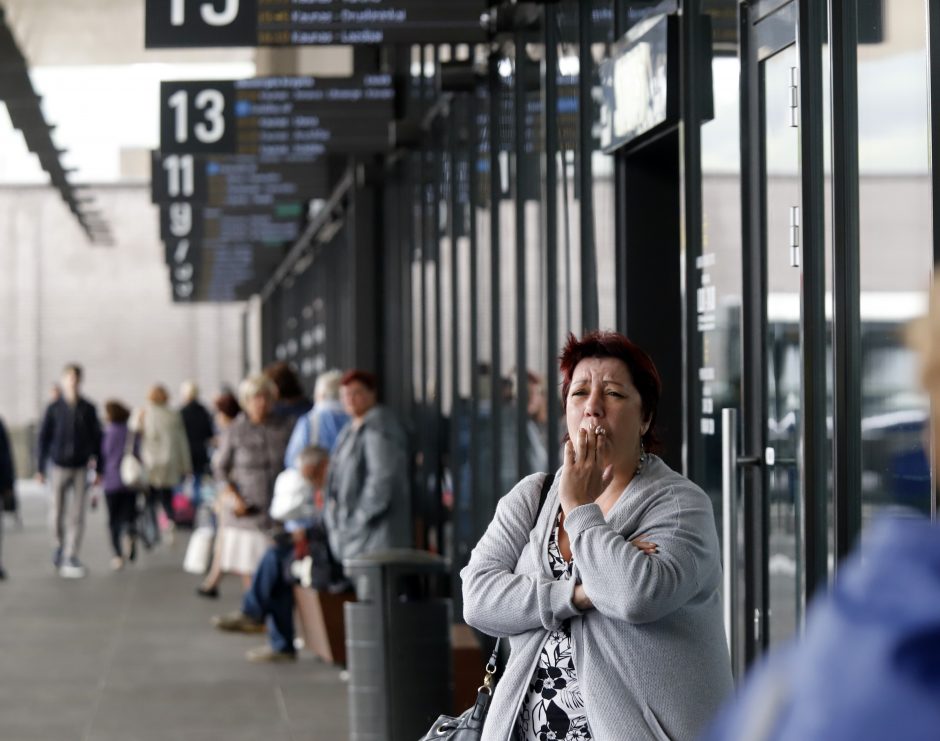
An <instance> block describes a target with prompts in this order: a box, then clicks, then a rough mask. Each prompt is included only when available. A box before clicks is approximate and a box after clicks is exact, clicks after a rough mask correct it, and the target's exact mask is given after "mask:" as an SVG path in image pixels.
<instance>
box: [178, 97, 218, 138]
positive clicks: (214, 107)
mask: <svg viewBox="0 0 940 741" xmlns="http://www.w3.org/2000/svg"><path fill="white" fill-rule="evenodd" d="M188 100H189V96H188V95H187V94H186V91H185V90H177V91H176V92H175V93H173V95H171V96H170V97H169V99H168V101H167V102H168V103H169V104H170V107H171V108H173V109H174V110H175V111H176V127H175V137H176V141H177V143H178V144H183V143H185V142H186V141H188V140H189V115H188V114H189V111H188V110H187V101H188ZM194 103H195V106H196V108H197V109H199V110H201V111H202V112H203V115H204V116H205V117H206V122H208V123H206V122H203V121H200V122H199V123H197V124H196V125H195V126H194V127H193V133H195V134H196V139H197V140H199V141H201V142H202V143H204V144H212V143H213V142H217V141H219V139H221V138H222V136H223V135H224V134H225V118H224V116H223V115H222V114H223V113H224V112H225V96H224V95H222V93H221V92H220V91H218V90H200V91H199V92H198V93H197V94H196V98H195V101H194Z"/></svg>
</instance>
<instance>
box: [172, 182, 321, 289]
mask: <svg viewBox="0 0 940 741" xmlns="http://www.w3.org/2000/svg"><path fill="white" fill-rule="evenodd" d="M303 216H304V206H303V204H302V203H290V202H282V203H277V204H275V205H273V206H272V207H270V208H267V209H259V208H224V209H223V208H218V207H209V206H204V205H200V204H195V203H190V202H186V201H174V202H170V203H165V204H161V206H160V237H161V239H162V240H163V242H164V245H165V249H166V262H167V265H168V266H169V269H170V281H171V284H172V287H173V297H174V300H176V301H196V300H205V301H235V300H242V299H245V298H247V297H248V296H250V295H251V293H253V292H255V291H257V290H258V288H259V287H260V282H261V281H263V280H264V278H265V276H267V275H269V274H270V273H271V271H273V270H274V268H276V267H277V265H278V264H279V262H280V260H281V259H282V258H283V256H284V253H285V251H286V249H287V245H288V244H289V243H290V242H293V241H294V240H296V239H297V238H298V237H299V235H300V229H301V225H302V222H303ZM246 255H249V256H250V259H248V258H246ZM252 270H254V271H255V272H251V271H252ZM210 286H211V287H213V288H212V290H211V291H210V290H209V287H210Z"/></svg>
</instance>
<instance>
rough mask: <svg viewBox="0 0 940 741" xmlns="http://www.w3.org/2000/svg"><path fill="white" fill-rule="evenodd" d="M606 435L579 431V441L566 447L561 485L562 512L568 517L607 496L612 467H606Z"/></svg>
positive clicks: (559, 487)
mask: <svg viewBox="0 0 940 741" xmlns="http://www.w3.org/2000/svg"><path fill="white" fill-rule="evenodd" d="M609 444H610V443H609V441H608V440H607V437H606V435H604V434H603V432H602V433H601V434H599V435H598V434H596V433H595V431H594V429H591V430H586V429H584V428H583V427H581V428H580V429H579V430H578V435H577V438H576V440H574V441H572V440H570V439H569V440H568V442H567V443H565V461H564V465H563V466H562V469H561V479H560V480H559V482H558V496H559V498H560V499H561V508H562V510H563V511H564V513H565V515H567V514H568V513H569V512H570V511H571V510H573V509H574V508H575V507H580V506H581V505H583V504H593V503H594V502H595V501H596V500H597V498H598V497H599V496H600V495H601V494H603V493H604V489H606V488H607V485H608V484H609V483H610V481H611V478H612V477H613V467H612V466H607V467H606V468H605V467H604V447H605V446H606V445H609Z"/></svg>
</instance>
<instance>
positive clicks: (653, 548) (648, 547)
mask: <svg viewBox="0 0 940 741" xmlns="http://www.w3.org/2000/svg"><path fill="white" fill-rule="evenodd" d="M648 537H649V536H648V535H641V536H640V537H639V538H634V539H633V540H631V541H630V545H632V546H634V547H635V548H637V549H638V550H641V551H643V553H645V554H646V555H647V556H652V555H653V554H654V553H658V552H659V546H658V545H656V544H655V543H651V542H650V541H648V540H646V538H648Z"/></svg>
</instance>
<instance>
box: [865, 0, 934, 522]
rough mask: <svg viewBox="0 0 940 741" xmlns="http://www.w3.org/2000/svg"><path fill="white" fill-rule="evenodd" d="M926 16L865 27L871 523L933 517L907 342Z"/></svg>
mask: <svg viewBox="0 0 940 741" xmlns="http://www.w3.org/2000/svg"><path fill="white" fill-rule="evenodd" d="M926 12H927V9H926V2H925V0H911V2H907V3H897V2H889V3H885V4H884V13H885V18H884V23H881V22H880V20H879V19H878V18H877V17H874V16H871V15H870V14H866V13H862V14H860V18H859V38H860V40H861V42H862V43H860V45H859V47H858V114H859V118H858V120H859V172H860V177H859V197H860V204H859V206H860V208H859V216H860V224H859V226H860V259H861V276H860V277H861V288H862V295H861V321H862V367H861V373H862V461H863V470H862V497H863V502H862V516H863V524H866V523H867V522H868V521H869V520H870V519H871V517H872V516H873V515H874V514H875V513H876V512H877V511H878V510H880V509H883V508H885V507H888V506H891V505H902V506H905V507H912V508H914V509H917V510H920V511H921V512H924V513H926V512H929V509H930V469H929V464H928V461H927V456H926V455H925V452H924V450H925V447H924V440H925V436H926V435H927V426H926V421H927V413H928V401H927V399H926V397H925V396H924V395H923V394H922V393H921V392H920V390H919V387H918V383H917V379H916V375H915V361H914V357H913V355H912V353H911V351H910V350H908V349H907V348H906V347H905V345H904V339H903V336H902V331H903V327H904V324H905V323H906V322H907V321H909V320H910V319H912V318H914V317H915V316H918V315H919V314H920V313H921V312H922V311H923V310H924V309H925V308H926V292H927V287H928V283H929V280H930V275H931V263H932V248H931V233H932V225H931V217H930V213H931V205H930V197H931V186H930V175H929V167H930V152H929V141H930V138H929V128H928V123H929V113H928V100H929V98H928V79H927V71H928V68H929V64H928V58H927V31H926V24H925V23H924V18H926ZM866 41H869V42H875V43H865V42H866Z"/></svg>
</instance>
